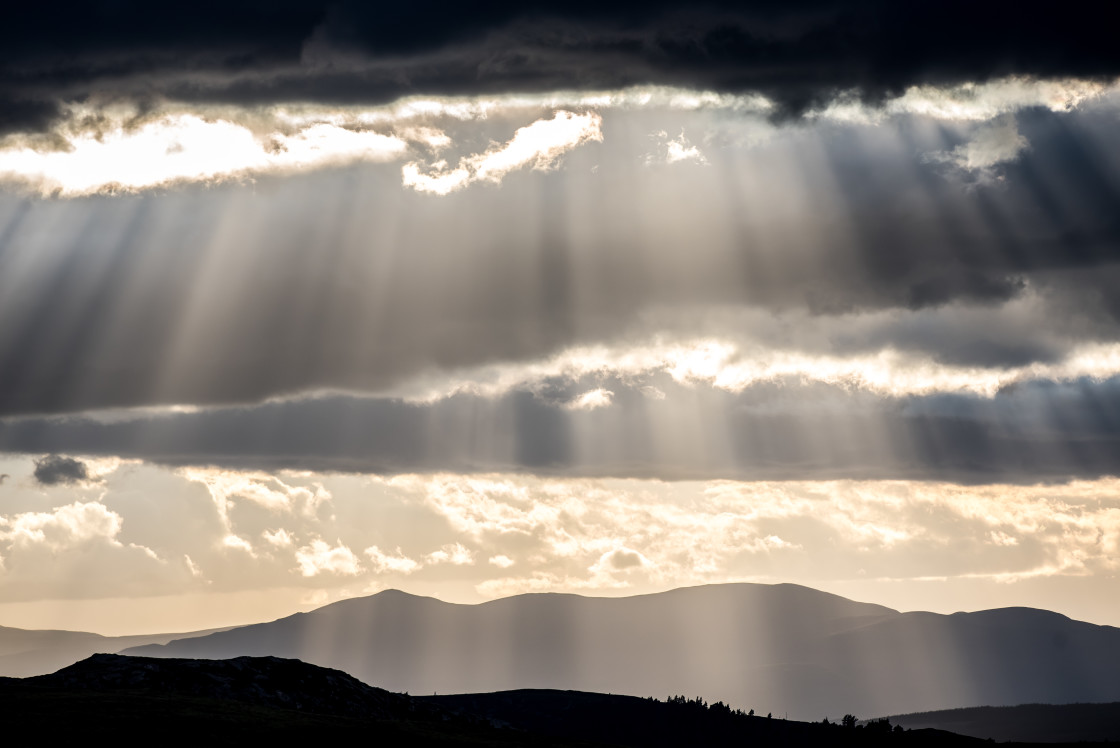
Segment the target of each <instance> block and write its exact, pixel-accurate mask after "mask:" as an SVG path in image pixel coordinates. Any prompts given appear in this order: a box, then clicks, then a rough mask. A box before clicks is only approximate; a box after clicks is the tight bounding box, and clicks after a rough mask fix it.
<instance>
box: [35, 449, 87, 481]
mask: <svg viewBox="0 0 1120 748" xmlns="http://www.w3.org/2000/svg"><path fill="white" fill-rule="evenodd" d="M33 475H34V476H35V480H37V481H38V482H39V483H40V484H42V485H44V486H54V485H58V484H73V483H81V482H82V481H86V480H89V478H90V473H89V469H88V468H87V467H86V464H85V463H84V462H82V461H81V460H78V459H75V458H73V457H65V456H63V455H47V456H46V457H44V458H42V459H41V460H36V461H35V472H34V473H33Z"/></svg>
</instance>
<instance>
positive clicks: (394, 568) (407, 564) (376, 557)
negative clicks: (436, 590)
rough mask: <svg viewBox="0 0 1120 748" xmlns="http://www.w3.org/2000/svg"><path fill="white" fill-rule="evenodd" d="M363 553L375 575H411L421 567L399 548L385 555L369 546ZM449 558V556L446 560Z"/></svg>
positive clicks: (374, 547)
mask: <svg viewBox="0 0 1120 748" xmlns="http://www.w3.org/2000/svg"><path fill="white" fill-rule="evenodd" d="M363 553H365V555H366V556H367V557H368V558H369V560H370V563H371V565H372V568H373V571H374V573H376V574H384V573H392V574H411V573H412V572H414V571H416V570H417V569H419V568H420V567H421V566H422V564H421V563H420V562H419V561H416V560H415V559H411V558H409V557H408V556H405V555H404V554H402V553H401V552H400V549H399V548H398V549H397V551H396V552H395V553H385V552H384V551H382V550H381V549H380V548H378V547H377V546H376V545H371V546H370V547H368V548H366V549H365V551H363ZM437 553H438V551H437ZM450 558H451V557H450V555H449V556H448V559H449V560H450Z"/></svg>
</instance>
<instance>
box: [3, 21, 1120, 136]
mask: <svg viewBox="0 0 1120 748" xmlns="http://www.w3.org/2000/svg"><path fill="white" fill-rule="evenodd" d="M47 7H48V6H37V5H23V6H16V7H15V8H12V9H9V10H8V12H7V15H6V19H5V24H4V29H3V30H2V31H0V102H3V103H4V106H3V110H4V111H5V114H4V115H3V117H0V134H2V133H3V132H4V131H5V130H6V131H15V130H26V129H35V128H38V127H41V126H42V123H43V122H44V118H46V117H49V115H50V113H51V112H52V111H53V107H55V106H56V105H57V103H58V102H59V101H72V100H83V99H85V98H87V97H89V96H109V97H113V96H122V95H123V96H129V97H136V98H139V99H144V98H146V97H152V96H157V97H158V96H165V97H171V98H175V99H181V100H206V101H237V102H240V103H246V102H259V103H264V102H271V103H275V102H282V101H330V102H357V103H375V102H383V101H388V100H392V99H396V98H399V97H401V96H407V95H411V94H439V95H446V94H453V95H463V94H477V93H495V92H509V91H520V92H524V91H546V90H555V89H557V88H583V89H602V88H615V87H620V86H629V85H638V84H666V85H675V86H686V87H693V88H704V89H714V90H720V91H758V92H762V93H764V94H766V95H767V96H769V97H770V98H771V99H773V100H774V101H775V102H776V103H777V104H778V109H777V110H776V111H777V113H779V114H782V113H786V114H789V113H797V112H800V111H803V110H804V109H805V108H807V107H809V106H812V105H813V104H814V103H819V102H820V101H821V100H822V98H824V97H827V96H829V95H831V94H833V93H835V92H837V91H841V90H856V91H858V92H859V93H860V94H861V95H863V96H864V97H865V98H868V99H877V98H880V97H882V96H884V95H886V94H888V93H892V92H893V93H898V92H900V91H901V90H903V89H904V88H906V87H907V86H910V85H916V84H922V83H955V82H962V81H975V80H984V79H987V78H990V77H993V76H1007V75H1031V76H1037V77H1061V76H1078V77H1083V78H1085V77H1088V78H1091V77H1102V78H1109V79H1111V78H1114V77H1116V76H1117V75H1120V53H1118V52H1117V48H1116V45H1115V44H1114V39H1113V38H1112V33H1111V29H1110V26H1109V24H1107V23H1103V22H1100V20H1101V19H1099V14H1100V5H1099V4H1098V3H1088V2H1081V1H1078V0H1075V1H1074V2H1070V3H1064V4H1063V5H1062V6H1061V8H1060V9H1055V8H1054V6H1052V5H1051V4H1042V3H1022V2H1010V0H998V1H995V2H983V3H976V2H964V1H963V0H950V1H949V2H938V3H933V2H913V3H896V2H890V1H889V0H862V1H861V0H855V1H852V0H803V1H801V2H774V1H771V0H765V1H760V2H750V3H745V2H721V1H720V0H712V1H710V2H707V3H703V4H699V5H697V4H683V3H673V2H651V3H637V2H625V1H623V2H617V1H616V2H607V3H585V2H576V3H571V2H564V3H561V2H553V1H551V0H537V1H536V2H529V3H525V2H506V1H500V2H485V3H471V4H469V5H468V4H463V3H454V2H440V3H434V4H433V3H428V4H424V5H408V4H390V5H385V4H380V3H378V4H371V3H360V2H338V3H326V2H281V3H257V2H246V1H245V0H242V1H240V2H222V3H189V4H187V3H167V4H159V5H152V4H150V3H142V2H115V3H64V4H63V6H62V7H59V6H58V5H57V4H54V5H51V6H49V8H50V9H49V10H47V9H46V8H47Z"/></svg>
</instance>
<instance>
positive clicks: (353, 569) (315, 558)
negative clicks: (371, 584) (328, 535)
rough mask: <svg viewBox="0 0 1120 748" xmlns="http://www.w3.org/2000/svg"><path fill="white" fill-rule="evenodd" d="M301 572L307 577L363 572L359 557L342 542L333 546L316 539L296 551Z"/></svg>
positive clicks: (349, 574) (352, 574)
mask: <svg viewBox="0 0 1120 748" xmlns="http://www.w3.org/2000/svg"><path fill="white" fill-rule="evenodd" d="M296 562H297V563H298V564H299V572H300V574H302V575H303V576H305V577H314V576H319V575H320V574H337V575H341V576H355V575H357V574H360V573H361V570H362V568H361V562H360V561H359V560H358V557H357V556H356V555H355V554H354V552H353V551H351V550H350V549H349V548H347V547H346V546H345V545H343V544H342V543H341V542H339V543H337V544H336V545H334V546H331V545H330V544H328V543H327V542H326V541H324V540H321V539H316V540H313V541H311V542H310V543H309V544H308V545H305V546H303V547H302V548H300V549H298V550H297V551H296Z"/></svg>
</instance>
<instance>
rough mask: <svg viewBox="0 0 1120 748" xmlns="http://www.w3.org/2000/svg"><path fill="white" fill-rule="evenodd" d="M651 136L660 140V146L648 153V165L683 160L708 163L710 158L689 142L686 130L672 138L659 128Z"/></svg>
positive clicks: (646, 160) (646, 161)
mask: <svg viewBox="0 0 1120 748" xmlns="http://www.w3.org/2000/svg"><path fill="white" fill-rule="evenodd" d="M650 137H652V138H654V139H655V140H656V141H657V142H658V147H657V150H655V151H654V152H653V153H649V154H647V155H646V157H645V163H646V165H647V166H651V165H653V164H658V163H664V164H677V163H680V162H682V161H692V162H694V163H697V164H704V165H706V164H707V163H708V159H707V158H705V156H704V154H703V153H701V152H700V149H699V148H697V147H696V146H695V145H693V144H692V143H690V142H688V138H686V137H685V135H684V130H681V134H680V135H678V136H677V137H675V138H670V137H669V134H668V133H667V132H665V131H664V130H658V131H657V132H655V133H653V135H651V136H650Z"/></svg>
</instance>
